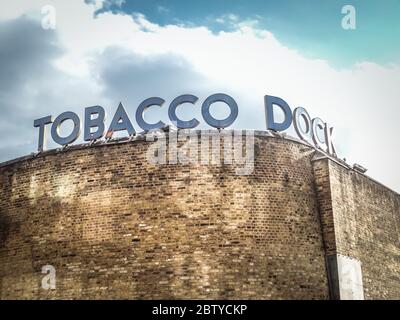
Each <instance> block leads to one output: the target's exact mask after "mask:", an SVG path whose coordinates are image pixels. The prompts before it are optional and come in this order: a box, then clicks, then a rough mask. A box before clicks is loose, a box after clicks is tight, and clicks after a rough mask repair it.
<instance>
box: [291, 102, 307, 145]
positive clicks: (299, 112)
mask: <svg viewBox="0 0 400 320" xmlns="http://www.w3.org/2000/svg"><path fill="white" fill-rule="evenodd" d="M300 117H302V118H303V120H304V122H305V124H306V130H305V131H304V130H303V129H302V128H301V125H300ZM293 123H294V129H295V130H296V133H297V135H298V136H299V138H300V139H302V140H307V138H308V136H307V135H309V134H310V132H311V118H310V116H309V114H308V112H307V110H306V109H304V108H302V107H298V108H296V109H294V111H293Z"/></svg>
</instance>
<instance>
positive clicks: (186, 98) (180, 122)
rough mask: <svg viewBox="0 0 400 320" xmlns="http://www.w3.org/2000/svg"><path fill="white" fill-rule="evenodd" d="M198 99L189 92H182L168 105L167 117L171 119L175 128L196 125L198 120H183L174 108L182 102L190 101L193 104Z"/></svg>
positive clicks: (190, 127)
mask: <svg viewBox="0 0 400 320" xmlns="http://www.w3.org/2000/svg"><path fill="white" fill-rule="evenodd" d="M197 100H199V98H197V97H196V96H193V95H191V94H184V95H181V96H179V97H177V98H175V99H174V100H173V101H172V102H171V104H170V105H169V109H168V116H169V119H170V120H171V121H172V123H173V124H175V125H176V127H177V128H179V129H192V128H195V127H197V126H198V125H199V124H200V122H199V121H198V120H197V119H195V118H193V119H192V120H189V121H183V120H180V119H179V118H178V117H177V115H176V108H177V107H178V106H179V105H181V104H183V103H192V104H195V103H196V101H197Z"/></svg>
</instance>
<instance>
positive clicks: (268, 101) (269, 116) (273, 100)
mask: <svg viewBox="0 0 400 320" xmlns="http://www.w3.org/2000/svg"><path fill="white" fill-rule="evenodd" d="M264 103H265V113H266V114H265V119H266V121H267V130H274V131H284V130H286V129H288V128H289V127H290V125H291V124H292V110H291V109H290V107H289V105H288V104H287V103H286V101H285V100H283V99H281V98H278V97H274V96H265V97H264ZM274 105H276V106H278V107H279V108H281V110H282V111H283V113H284V114H285V120H284V121H283V122H282V123H276V122H275V118H274Z"/></svg>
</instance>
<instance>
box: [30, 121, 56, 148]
mask: <svg viewBox="0 0 400 320" xmlns="http://www.w3.org/2000/svg"><path fill="white" fill-rule="evenodd" d="M50 123H53V117H52V116H47V117H44V118H40V119H36V120H35V121H34V122H33V126H34V127H35V128H39V143H38V151H39V152H43V151H44V150H45V149H46V125H47V124H50Z"/></svg>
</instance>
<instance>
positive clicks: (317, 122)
mask: <svg viewBox="0 0 400 320" xmlns="http://www.w3.org/2000/svg"><path fill="white" fill-rule="evenodd" d="M311 123H312V138H313V141H314V144H315V146H316V147H317V148H319V149H321V150H323V149H324V148H323V145H324V144H326V141H322V140H321V139H320V137H319V136H318V129H320V130H324V122H323V121H322V120H321V119H320V118H314V119H313V120H312V122H311Z"/></svg>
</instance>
